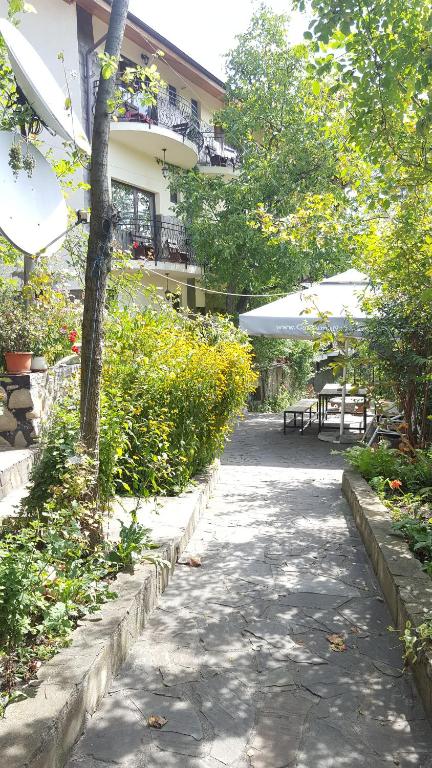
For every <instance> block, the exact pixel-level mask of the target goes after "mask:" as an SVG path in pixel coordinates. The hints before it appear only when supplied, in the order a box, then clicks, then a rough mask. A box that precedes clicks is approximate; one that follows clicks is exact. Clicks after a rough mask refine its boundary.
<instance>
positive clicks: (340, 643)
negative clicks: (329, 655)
mask: <svg viewBox="0 0 432 768" xmlns="http://www.w3.org/2000/svg"><path fill="white" fill-rule="evenodd" d="M326 640H328V642H329V643H330V648H331V649H332V651H346V649H347V647H346V645H345V641H344V639H343V637H342V636H341V635H336V634H334V635H327V636H326Z"/></svg>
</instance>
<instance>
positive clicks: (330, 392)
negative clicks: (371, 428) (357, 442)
mask: <svg viewBox="0 0 432 768" xmlns="http://www.w3.org/2000/svg"><path fill="white" fill-rule="evenodd" d="M352 390H353V387H352V385H351V384H347V387H346V393H347V396H348V397H352V396H350V394H349V393H350V392H352ZM332 397H342V386H341V385H339V384H326V385H325V386H324V387H323V388H322V390H321V392H318V432H323V431H324V430H325V429H340V425H339V424H327V425H326V423H325V420H326V417H327V411H328V402H329V400H330V399H331V398H332ZM354 397H355V398H358V399H359V402H360V403H363V423H362V424H360V426H359V427H357V429H358V431H359V432H366V427H367V409H366V405H367V392H366V390H365V389H357V390H355V395H354ZM332 413H334V414H338V413H340V410H339V411H332Z"/></svg>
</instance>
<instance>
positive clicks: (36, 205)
mask: <svg viewBox="0 0 432 768" xmlns="http://www.w3.org/2000/svg"><path fill="white" fill-rule="evenodd" d="M18 142H20V143H21V144H22V145H23V146H22V151H23V154H24V155H25V154H26V152H28V153H29V154H30V155H31V156H32V158H33V160H34V167H33V170H32V171H31V176H30V177H29V176H28V174H27V171H26V170H24V169H22V170H20V171H18V174H17V175H16V176H15V175H14V172H13V170H12V168H11V167H10V165H9V150H10V148H11V146H12V145H13V144H14V143H18ZM32 164H33V163H32ZM67 225H68V213H67V207H66V202H65V199H64V197H63V194H62V191H61V189H60V185H59V183H58V181H57V177H56V175H55V173H54V171H53V170H52V168H51V166H50V164H49V163H48V161H47V160H45V158H44V156H43V155H42V154H41V153H40V152H39V150H38V149H36V147H35V146H34V145H33V144H30V143H28V144H26V143H25V142H24V141H23V139H22V138H21V137H20V136H19V134H16V133H12V132H11V131H0V234H2V235H4V237H6V238H7V239H8V240H9V242H11V243H12V245H14V246H15V247H16V248H19V250H21V251H23V252H24V253H26V254H28V255H30V256H33V255H35V254H37V253H39V252H40V251H42V250H44V251H45V253H46V254H47V255H50V254H52V253H55V251H57V250H58V249H59V248H60V246H61V244H62V242H63V237H62V235H64V233H65V230H66V229H67ZM53 241H55V242H53Z"/></svg>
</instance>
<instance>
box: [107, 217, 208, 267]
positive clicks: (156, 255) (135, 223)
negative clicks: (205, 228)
mask: <svg viewBox="0 0 432 768" xmlns="http://www.w3.org/2000/svg"><path fill="white" fill-rule="evenodd" d="M115 240H116V244H117V246H118V247H119V248H121V249H122V250H123V251H126V252H128V251H129V252H130V254H131V258H132V259H134V260H136V261H152V262H155V264H156V265H157V264H158V263H160V262H171V263H174V264H183V265H184V266H185V267H188V266H189V265H198V262H197V260H196V258H195V254H194V252H193V249H192V245H191V242H190V238H189V235H188V232H187V229H186V227H184V226H183V224H179V223H175V222H166V221H160V220H158V219H152V220H149V219H143V220H139V219H129V220H126V219H122V221H120V223H119V224H117V227H116V232H115Z"/></svg>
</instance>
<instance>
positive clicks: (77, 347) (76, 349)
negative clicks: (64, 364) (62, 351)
mask: <svg viewBox="0 0 432 768" xmlns="http://www.w3.org/2000/svg"><path fill="white" fill-rule="evenodd" d="M80 351H81V350H80V348H79V346H78V344H74V345H73V347H72V352H75V354H76V355H79V353H80Z"/></svg>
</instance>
